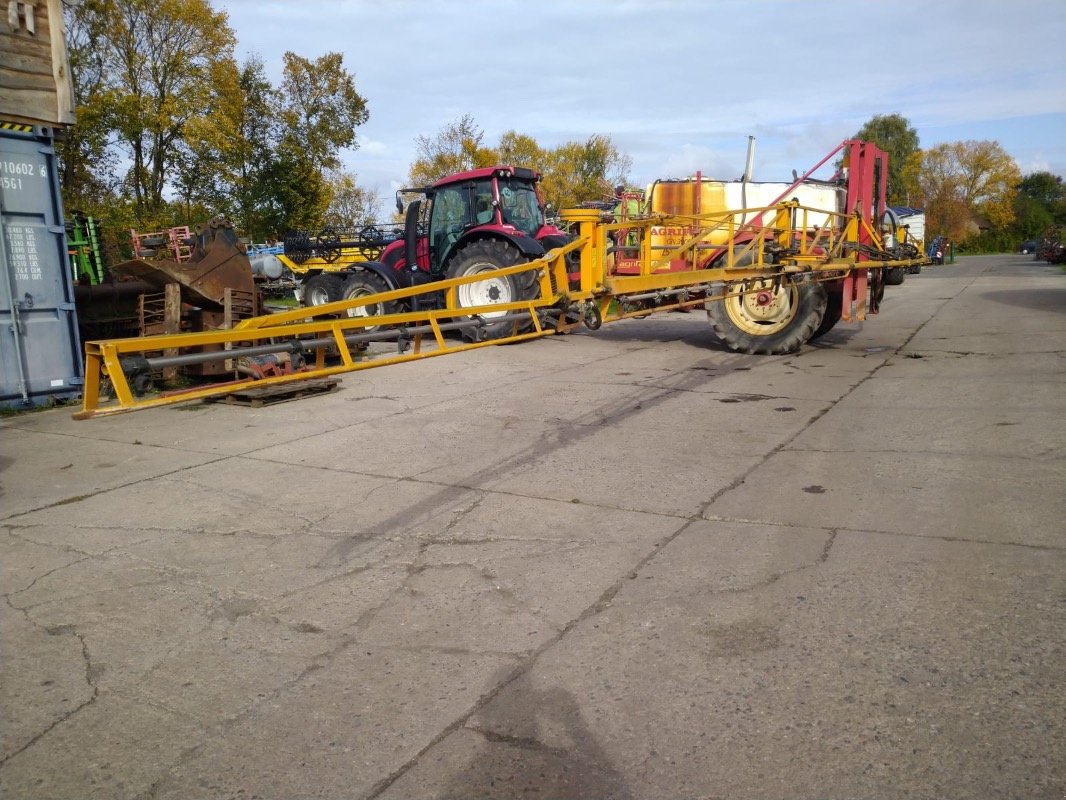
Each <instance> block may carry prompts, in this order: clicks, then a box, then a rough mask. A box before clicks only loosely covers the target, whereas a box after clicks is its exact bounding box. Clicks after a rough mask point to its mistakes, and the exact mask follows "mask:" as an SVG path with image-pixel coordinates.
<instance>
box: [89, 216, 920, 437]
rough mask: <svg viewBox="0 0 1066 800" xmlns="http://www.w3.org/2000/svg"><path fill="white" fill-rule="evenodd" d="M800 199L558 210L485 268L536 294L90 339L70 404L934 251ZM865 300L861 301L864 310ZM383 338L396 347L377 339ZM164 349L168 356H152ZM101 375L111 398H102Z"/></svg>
mask: <svg viewBox="0 0 1066 800" xmlns="http://www.w3.org/2000/svg"><path fill="white" fill-rule="evenodd" d="M764 211H765V212H767V216H766V218H767V219H770V220H771V221H770V223H769V224H767V225H764V226H761V227H758V228H752V227H750V226H744V225H741V224H740V223H739V222H738V220H742V219H745V218H746V217H745V216H744V215H751V214H756V213H760V212H764ZM808 212H815V213H817V214H820V215H821V218H823V219H824V218H825V216H826V215H827V214H831V212H826V211H823V210H819V209H806V208H804V207H802V206H799V205H797V204H795V203H783V204H780V205H778V206H774V207H771V208H769V209H744V210H740V211H735V212H730V213H717V214H711V215H705V216H692V217H663V216H658V217H648V218H642V219H629V220H626V221H624V222H609V221H604V219H603V218H602V216H601V212H599V211H592V210H584V209H580V210H570V211H564V212H563V219H564V221H565V222H567V223H569V224H570V225H571V226H572V227H573V228H574V229H575V230H576V236H575V238H574V239H573V241H571V242H569V243H568V244H566V245H565V246H563V247H560V248H557V249H555V250H553V251H551V252H550V253H548V254H547V255H545V256H543V257H542V258H538V259H536V260H533V261H529V262H527V263H523V264H518V265H516V266H512V267H507V268H504V269H500V270H498V271H494V272H493V273H492V276H493V277H504V276H509V275H522V274H528V273H530V272H534V273H535V274H536V281H538V282H539V292H538V293H537V296H536V297H535V298H534V299H527V300H521V301H516V302H510V303H496V304H493V305H486V306H474V307H461V306H460V304H459V302H458V299H457V292H456V290H457V288H458V287H460V286H463V285H466V284H472V283H477V282H479V281H483V280H485V275H484V273H482V274H479V275H471V276H466V277H462V278H452V279H446V280H441V281H435V282H432V283H429V284H426V285H421V286H415V287H411V288H407V289H397V290H394V291H389V292H384V293H381V294H376V295H371V296H364V297H359V298H354V299H351V300H342V301H338V302H335V303H329V304H326V305H320V306H314V307H308V308H297V309H293V310H291V311H285V312H281V313H276V314H267V315H264V316H259V317H253V318H251V319H246V320H244V321H243V322H241V323H239V324H238V325H236V326H235V327H234V328H232V329H230V330H217V331H207V332H202V333H182V334H172V335H162V336H146V337H138V338H127V339H111V340H106V341H92V342H86V343H85V359H86V368H85V392H84V396H83V404H82V410H81V411H80V412H79V413H77V414H75V415H74V417H75V418H76V419H87V418H91V417H94V416H100V415H104V414H114V413H120V412H124V411H131V410H135V409H140V408H151V407H155V406H162V405H168V404H172V403H178V402H187V401H190V400H201V399H205V398H211V397H218V396H221V395H225V394H230V393H234V392H239V391H246V390H248V389H249V388H252V387H255V388H258V387H265V386H272V385H283V384H288V383H293V382H297V381H305V380H308V379H313V378H322V377H327V376H330V375H336V374H339V373H344V372H353V371H357V370H362V369H368V368H371V367H378V366H385V365H388V364H400V363H404V362H407V361H413V360H416V359H422V358H431V357H433V356H440V355H447V354H450V353H458V352H463V351H467V350H474V349H477V348H480V347H486V346H489V345H495V344H504V343H513V342H520V341H524V340H526V339H536V338H539V337H542V336H550V335H553V334H557V333H565V332H567V331H570V330H573V329H574V328H576V327H578V326H582V325H584V326H586V327H589V328H592V329H596V328H598V327H599V326H600V325H601V324H604V323H607V322H612V321H616V320H620V319H626V318H629V317H637V316H647V315H648V314H650V313H655V312H660V311H670V310H678V309H684V308H692V307H696V306H702V305H704V304H706V303H707V302H708V301H710V300H718V299H721V298H722V297H724V296H726V295H730V296H737V295H743V294H744V293H746V292H754V291H755V290H756V289H755V288H754V287H755V285H756V284H755V282H759V285H762V286H765V285H766V282H767V281H771V282H773V283H774V284H780V283H782V282H786V281H837V280H840V279H841V278H844V277H846V276H848V275H849V274H851V273H853V272H854V273H861V274H862V275H863V276H865V275H866V272H867V271H868V270H869V269H870V268H874V269H876V268H883V267H895V266H912V265H916V264H925V263H928V262H927V261H926V260H925V259H922V260H917V261H916V260H910V261H908V260H899V259H895V260H893V259H891V258H890V257H889V256H890V254H888V253H885V252H883V251H879V249H878V248H880V247H881V244H880V242H881V239H880V237H879V236H878V235H877V233H876V231H873V230H870V228H869V226H868V225H867V224H866V222H865V221H864V220H861V219H859V218H858V217H844V216H841V215H836V214H831V216H832V218H833V219H834V220H835V224H833V225H826V226H823V227H821V228H813V227H810V226H808V224H807V214H808ZM664 225H669V226H674V227H679V228H683V229H684V230H685V231H687V233H688V235H687V237H686V238H685V239H684V241H683V242H682V243H681V244H680V245H676V246H671V247H663V246H654V247H653V243H652V236H651V235H650V234H651V232H652V229H654V228H656V226H660V227H661V226H664ZM619 231H627V232H629V233H632V232H634V231H636V232H637V239H638V246H637V247H635V248H631V250H635V251H636V255H635V257H633V258H630V259H629V261H628V262H627V265H628V266H626V265H624V264H623V262H622V252H621V251H622V248H616V247H615V245H614V238H615V235H616V234H618V232H619ZM860 231H865V232H866V233H867V238H868V239H869V240H871V241H873V242H874V245H872V246H870V245H867V246H865V247H859V246H858V242H859V240H860V239H859V237H860ZM870 258H875V259H876V260H869V259H870ZM437 293H440V294H441V295H442V296H443V297H444V303H443V306H444V307H443V308H439V307H437V308H433V309H432V310H412V311H404V312H402V313H393V314H388V315H376V316H366V315H360V316H350V315H351V314H353V313H356V314H357V313H358V311H359V309H360V308H363V307H365V306H374V305H378V304H384V303H397V302H400V303H402V302H403V301H409V300H411V299H412V298H418V297H428V296H429V295H432V294H437ZM438 296H440V295H438ZM437 305H438V306H439V305H440V304H439V303H438V304H437ZM861 310H862V305H861V301H860V310H859V315H858V317H857V318H859V319H861V318H862V315H861ZM845 318H847V316H846V315H845ZM501 321H502V322H507V321H510V322H511V323H512V324H511V329H510V332H509V334H507V335H504V336H502V337H499V338H494V339H491V340H486V341H482V340H479V338H480V337H479V336H478V333H477V332H478V329H479V328H480V327H481V326H483V325H485V324H487V323H492V324H493V325H496V326H498V325H499V324H500V323H501ZM460 329H464V330H466V332H467V338H469V339H473V341H465V340H463V339H457V338H455V337H454V336H447V335H446V334H448V333H449V332H454V331H456V330H460ZM383 343H384V344H391V345H394V346H395V347H394V349H392V350H389V351H387V352H382V348H381V346H380V345H381V344H383ZM281 352H288V353H293V354H296V353H299V354H300V355H301V356H305V357H307V368H306V369H305V370H304V371H300V372H294V373H291V374H280V375H274V376H270V377H265V378H254V379H253V378H240V379H235V380H232V381H229V382H225V383H216V384H207V385H203V386H198V387H195V388H192V389H188V390H182V391H174V392H163V393H158V394H149V395H146V396H143V397H142V396H138V394H137V392H136V391H135V390H134V388H133V387H131V376H136V375H138V374H141V375H144V374H145V373H146V372H150V371H151V370H153V369H155V368H156V367H157V366H158V365H159V364H160V363H162V362H167V364H168V365H169V366H180V365H183V364H195V363H203V362H208V361H216V362H217V361H227V362H231V361H232V362H233V363H232V366H233V368H234V370H235V372H234V375H236V364H237V363H238V362H239V360H240V359H241V358H246V357H252V356H256V355H262V354H267V353H281ZM163 353H167V356H161V355H160V354H163ZM171 353H177V354H178V355H177V356H171V355H170V354H171ZM330 356H332V357H330ZM168 358H169V359H170V361H167V359H168ZM228 365H230V364H229V363H228ZM108 385H109V386H110V387H111V391H112V393H113V395H114V399H113V400H109V401H107V402H102V399H103V395H104V394H105V391H104V388H105V387H106V386H108ZM134 385H136V382H135V384H134Z"/></svg>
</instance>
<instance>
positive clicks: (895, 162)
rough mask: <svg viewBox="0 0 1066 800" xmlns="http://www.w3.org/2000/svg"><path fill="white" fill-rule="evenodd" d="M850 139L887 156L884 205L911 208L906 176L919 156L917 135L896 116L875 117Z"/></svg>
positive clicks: (883, 115)
mask: <svg viewBox="0 0 1066 800" xmlns="http://www.w3.org/2000/svg"><path fill="white" fill-rule="evenodd" d="M854 138H856V139H862V140H863V141H867V142H873V143H874V144H876V145H877V146H878V147H879V148H881V149H882V150H884V151H885V152H886V153H888V181H887V194H888V204H889V205H890V206H901V205H911V203H912V202H913V200H914V196H913V193H912V191H911V190H912V189H913V180H910V181H909V180H908V179H907V172H908V165H913V159H914V157H915V155H916V154H917V153H919V140H918V131H917V130H915V129H914V128H913V127H911V124H910V122H909V121H908V120H907V119H906V117H903V116H901V115H899V114H877V115H875V116H874V117H872V118H871V119H870V120H869V121H868V122H866V124H865V125H863V126H862V127H861V128H859V132H858V133H856V134H855V136H854Z"/></svg>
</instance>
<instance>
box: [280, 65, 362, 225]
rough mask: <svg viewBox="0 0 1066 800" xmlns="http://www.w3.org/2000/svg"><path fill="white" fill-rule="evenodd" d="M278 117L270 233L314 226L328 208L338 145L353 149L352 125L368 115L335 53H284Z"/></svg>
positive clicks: (337, 155) (349, 76) (320, 220)
mask: <svg viewBox="0 0 1066 800" xmlns="http://www.w3.org/2000/svg"><path fill="white" fill-rule="evenodd" d="M281 118H282V121H283V122H284V130H283V132H282V135H281V138H280V141H279V142H278V147H277V158H276V159H275V160H274V163H273V164H272V165H271V176H272V177H271V181H272V184H273V202H272V204H271V205H272V214H271V215H270V217H269V218H268V219H269V223H270V225H271V226H272V227H273V228H274V229H275V231H284V230H288V229H295V228H314V227H317V226H319V225H321V223H322V219H323V217H324V215H325V213H326V209H327V207H328V206H329V201H330V187H329V183H328V181H327V179H326V172H327V171H329V170H333V169H336V168H337V167H339V166H340V158H339V153H340V151H341V150H342V149H344V148H355V147H356V135H355V128H356V127H357V126H358V125H362V124H363V123H364V122H366V120H367V119H368V118H369V112H368V111H367V108H366V101H365V100H364V99H363V97H362V96H361V95H360V94H359V93H358V92H357V91H356V90H355V79H354V77H353V76H352V75H351V74H349V73H348V71H347V70H345V68H344V57H343V56H342V55H341V54H340V53H327V54H326V55H324V56H322V57H320V58H317V59H315V60H314V61H310V60H308V59H306V58H302V57H301V56H298V55H296V54H295V53H291V52H290V53H285V70H284V77H283V79H282V85H281Z"/></svg>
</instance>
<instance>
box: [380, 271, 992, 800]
mask: <svg viewBox="0 0 1066 800" xmlns="http://www.w3.org/2000/svg"><path fill="white" fill-rule="evenodd" d="M975 280H976V279H975ZM956 296H957V295H956ZM945 302H947V301H945ZM940 307H941V306H938V307H937V308H936V309H935V310H934V312H933V313H932V314H931V315H930V317H929V318H928V319H927V320H926V321H925V322H924V323H922V324H921V325H920V326H919V327H918V328H917V329H916V330H915V331H914V332H912V334H911V335H910V336H909V337H908V338H907V341H906V342H904V343H903V344H901V345H900V346H899V348H897V350H896V353H895V354H898V353H899V352H900V351H901V350H902V349H903V348H904V347H905V346H906V345H907V344H908V343H909V342H910V341H911V339H913V338H914V337H915V336H916V335H917V334H918V332H919V331H920V330H921V329H922V328H923V327H925V325H927V324H928V323H929V321H930V320H932V319H933V317H934V316H935V314H936V311H939V309H940ZM891 355H892V354H889V356H888V357H890V356H891ZM886 360H887V357H886ZM884 366H886V361H882V362H881V363H880V364H877V365H876V366H874V367H873V368H872V369H871V370H870V371H869V372H868V373H867V374H866V375H865V377H863V378H862V379H860V380H859V381H857V382H856V383H855V384H853V385H852V386H851V387H850V388H849V389H848V390H847V391H846V392H844V393H843V394H841V395H840V396H839V397H838V398H837V399H836V400H833V401H830V402H828V403H827V406H826V408H825V409H823V410H822V411H821V412H819V413H817V414H815V415H814V416H813V417H812V418H811V419H810V420H809V421H808V422H807V424H806V425H804V426H803V427H802V428H800V430H798V431H797V432H796V433H795V434H793V435H792V436H790V437H789V438H788V439H786V440H785V441H783V442H782V443H781V444H779V445H778V446H777V447H775V448H773V449H772V450H771V451H770V452H768V453H766V454H765V455H764V456H763V458H761V459H760V460H759V461H758V462H757V463H756V464H754V465H752V466H751V467H750V468H748V469H747V470H745V471H744V472H743V473H741V474H740V475H739V476H738V477H737V478H736V479H735V480H734V481H732V482H731V483H730V484H729V485H728V486H726V487H723V488H722V489H720V490H719V491H717V492H715V493H714V495H713V496H712V497H711V498H710V499H709V500H707V501H706V502H705V503H703V504H702V505H701V506H700V509H699V512H698V514H697V515H694V516H692V517H687V518H685V519H686V521H685V523H684V524H683V525H681V526H680V527H679V528H678V529H677V530H676V531H674V532H673V533H671V534H668V535H667V536H665V537H663V538H662V539H661V540H660V541H658V542H656V543H655V544H654V546H653V548H652V550H651V551H650V552H648V553H647V554H646V555H645V556H644V557H643V558H641V559H639V560H638V561H637V563H636V565H634V566H633V567H631V568H630V569H628V570H625V572H624V573H623V575H622V577H620V578H619V579H618V581H616V582H615V583H614V584H613V585H611V586H609V587H607V588H606V589H605V590H604V591H603V592H602V593H601V595H600V597H599V598H597V600H596V601H595V602H594V603H592V605H590V606H589V607H588V608H586V609H585V610H584V611H583V612H582V613H581V614H579V615H578V616H577V617H575V618H574V619H573V620H571V621H570V622H568V623H567V624H566V625H564V626H563V627H562V628H561V629H560V630H559V631H558V632H557V633H556V635H554V636H552V637H549V638H548V639H547V640H546V641H545V642H544V643H543V644H542V645H541V646H540V647H538V648H537V649H536V650H535V651H534V652H533V653H532V654H531V655H530V656H529V658H528V659H526V660H525V661H524V662H523V663H522V664H519V665H518V666H517V667H516V668H515V669H514V670H513V671H512V672H511V674H510V675H508V676H506V677H505V678H503V679H502V680H501V681H500V682H499V683H497V685H496V686H495V687H493V688H492V689H491V690H490V691H488V692H487V693H486V694H485V695H483V696H482V697H481V698H480V699H479V700H478V701H477V702H476V703H475V704H474V705H473V706H472V707H471V708H470V709H469V710H468V711H467V712H466V714H464V715H461V716H460V718H459V719H457V720H455V721H453V722H452V723H451V724H450V725H447V726H445V727H444V729H442V730H441V731H440V732H439V733H438V734H437V735H436V736H434V737H432V739H431V741H430V742H429V743H427V744H426V746H425V747H423V748H422V749H421V750H419V752H418V753H416V754H415V755H414V756H413V757H412V758H410V759H409V760H408V761H407V762H405V763H404V764H402V765H401V766H400V767H398V768H397V769H396V770H394V771H393V773H392V774H391V775H388V776H386V777H385V778H383V779H382V780H380V781H378V782H377V783H376V784H375V785H374V786H373V787H372V789H371V790H370V791H369V792H368V793H367V795H366V797H367V798H368V800H373V798H376V797H378V796H380V795H381V793H383V792H384V791H386V790H387V789H388V788H389V787H390V786H391V785H392V784H393V783H395V782H396V781H397V780H399V778H400V777H402V776H403V775H404V774H406V773H407V772H408V771H409V770H410V769H411V768H412V767H413V766H414V765H415V764H417V763H418V761H419V759H421V758H422V756H423V755H424V754H425V753H427V752H428V751H429V750H430V749H431V748H433V747H435V746H436V745H437V744H439V743H440V742H441V741H443V740H444V739H445V738H446V737H447V736H449V735H450V734H451V733H452V732H454V731H455V730H457V729H458V728H460V727H463V726H465V725H466V724H467V723H468V722H469V720H470V719H471V718H472V717H473V715H474V714H476V713H477V712H478V711H479V710H480V709H482V708H484V707H485V706H487V705H488V704H489V703H491V702H492V701H493V700H494V699H495V698H496V697H498V696H499V695H500V693H501V692H502V691H503V690H504V689H506V687H507V686H508V685H510V684H511V683H513V682H514V681H515V680H517V679H518V678H519V677H521V676H523V675H525V674H526V673H528V672H529V670H531V669H532V668H533V666H534V664H535V663H536V662H537V660H538V659H539V658H540V656H541V655H542V654H543V653H545V652H547V651H548V650H550V649H551V648H553V647H554V646H555V645H556V644H558V642H559V641H561V640H562V639H563V638H565V637H566V636H567V635H568V634H569V633H570V632H571V631H572V630H574V629H575V628H576V627H577V626H579V625H580V624H582V623H583V622H584V621H585V620H587V619H589V618H591V617H593V616H595V615H597V614H599V613H602V611H603V610H604V609H606V608H607V607H609V606H610V604H611V602H612V601H613V599H614V598H615V596H616V595H617V594H618V592H619V591H620V590H621V588H622V586H623V585H624V583H625V581H626V580H627V579H628V576H629V575H630V574H634V573H637V572H639V571H640V570H641V569H642V568H643V567H644V566H645V565H646V564H647V563H648V562H649V561H651V559H653V558H655V557H656V556H657V555H658V554H659V553H660V552H661V551H662V549H663V548H665V547H666V546H667V545H669V544H670V543H671V542H673V541H675V540H676V539H677V538H678V537H680V536H681V535H682V534H683V533H684V532H685V531H687V530H689V529H690V528H691V527H692V526H693V525H694V524H696V523H697V522H699V521H702V520H704V519H705V515H706V513H707V511H708V510H709V509H710V507H711V506H713V505H714V503H715V502H717V500H718V499H719V498H721V497H722V496H724V495H725V494H726V493H727V492H730V491H732V490H733V489H736V488H737V487H738V486H741V485H742V484H743V483H744V482H745V480H746V479H747V478H748V477H749V476H750V475H751V474H752V473H753V472H754V471H755V470H756V469H759V468H760V467H762V466H763V465H765V464H766V462H767V461H768V460H769V459H770V458H772V457H773V456H774V455H776V454H777V453H779V452H780V451H781V450H782V449H783V448H785V447H787V446H789V445H791V444H792V442H793V441H795V440H796V438H798V437H799V436H800V435H801V434H802V433H803V432H804V431H805V430H807V429H808V428H809V427H810V426H811V425H812V424H814V423H815V422H817V421H818V420H820V419H821V418H822V417H824V416H825V415H826V414H828V413H829V412H830V411H832V410H833V409H834V408H835V407H836V406H837V405H838V404H839V403H841V402H842V401H843V400H844V399H846V398H847V397H849V396H850V395H851V394H852V393H853V392H854V391H855V390H856V389H858V388H859V387H860V386H862V385H863V384H864V383H866V382H867V381H868V380H870V379H871V378H872V377H873V376H874V375H875V374H876V373H877V372H878V371H879V370H880V369H882V368H883V367H884ZM715 377H717V376H715ZM659 391H663V390H659ZM664 397H665V395H660V396H659V397H655V398H652V399H651V400H649V402H652V401H654V402H655V403H660V402H662V400H663V398H664ZM633 403H636V406H635V407H634V408H635V411H636V412H639V411H640V409H641V408H642V405H643V404H642V402H638V400H637V399H635V398H626V405H631V404H633ZM602 410H603V409H600V411H601V412H602ZM632 413H635V412H634V410H633V409H632V408H631V410H630V411H629V412H625V413H623V414H622V416H629V415H631V414H632ZM578 438H580V437H578ZM558 446H559V445H558V444H555V443H551V442H549V443H547V444H546V445H545V446H544V447H546V449H544V451H543V452H540V457H543V456H544V455H546V454H547V453H548V452H551V451H552V450H554V449H558ZM530 450H531V451H532V452H531V453H530V454H529V456H528V457H527V458H523V459H519V458H518V457H517V456H515V457H512V458H511V459H508V461H507V465H509V466H510V467H511V468H512V469H514V468H517V467H519V466H521V465H522V464H523V463H528V462H529V461H530V460H531V459H533V458H535V457H536V456H537V455H538V453H537V451H536V449H534V448H530ZM484 472H485V471H482V473H479V474H484ZM835 539H836V536H835V533H833V534H832V535H831V536H830V537H829V540H828V541H827V543H826V546H825V547H824V548H823V551H822V553H823V556H824V559H822V560H819V562H818V564H821V563H825V561H824V560H825V559H828V557H829V551H830V549H831V548H832V544H833V542H834V541H835ZM811 566H817V564H816V565H808V566H806V567H805V568H810V567H811Z"/></svg>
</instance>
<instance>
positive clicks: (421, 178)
mask: <svg viewBox="0 0 1066 800" xmlns="http://www.w3.org/2000/svg"><path fill="white" fill-rule="evenodd" d="M484 138H485V132H484V131H483V130H481V128H480V127H478V125H477V123H476V122H475V121H474V118H473V117H472V116H471V115H470V114H464V115H463V116H461V117H460V118H459V119H457V120H455V121H454V122H451V123H448V124H447V125H445V126H444V127H443V128H441V129H440V130H439V131H438V132H437V133H436V134H435V135H433V136H424V135H423V136H418V137H416V138H415V155H416V158H415V162H414V163H413V164H412V165H411V169H410V171H409V172H408V181H410V185H411V186H428V185H430V184H431V183H433V182H434V181H437V180H439V179H440V178H443V177H444V176H445V175H452V174H454V173H456V172H465V171H466V170H471V169H476V168H478V167H491V166H493V165H494V164H495V163H497V161H498V154H497V152H496V151H495V150H494V149H492V148H487V147H485V146H484V144H483V142H484Z"/></svg>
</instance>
